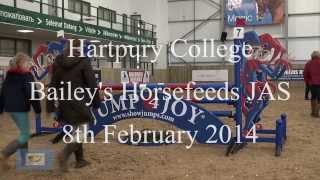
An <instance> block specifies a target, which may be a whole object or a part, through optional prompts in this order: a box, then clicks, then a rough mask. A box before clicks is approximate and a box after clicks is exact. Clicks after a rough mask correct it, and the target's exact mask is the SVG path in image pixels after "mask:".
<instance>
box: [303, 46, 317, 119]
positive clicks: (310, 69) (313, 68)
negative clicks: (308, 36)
mask: <svg viewBox="0 0 320 180" xmlns="http://www.w3.org/2000/svg"><path fill="white" fill-rule="evenodd" d="M319 69H320V52H319V51H314V52H313V53H312V54H311V60H310V62H308V64H307V65H306V66H305V69H304V81H305V82H306V83H309V85H310V86H311V116H312V117H320V116H319V110H320V105H319V102H320V71H319Z"/></svg>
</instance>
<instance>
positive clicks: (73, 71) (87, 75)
mask: <svg viewBox="0 0 320 180" xmlns="http://www.w3.org/2000/svg"><path fill="white" fill-rule="evenodd" d="M73 45H74V46H75V47H79V46H80V41H79V40H75V41H74V42H73ZM69 51H70V50H69V48H66V49H65V51H64V54H63V55H59V56H57V58H56V59H55V62H54V64H53V69H52V70H53V71H52V78H51V82H50V85H49V87H53V88H56V89H60V88H62V89H63V91H64V94H67V91H68V88H67V87H66V86H65V84H67V82H70V83H71V84H72V85H71V87H72V90H71V91H72V92H74V91H75V89H77V88H90V89H91V90H92V91H94V89H95V88H97V83H96V79H95V77H94V73H93V70H92V67H91V64H90V61H88V60H87V59H86V58H80V57H79V52H77V51H74V53H73V54H74V55H75V57H68V56H69ZM61 82H63V83H61ZM88 98H89V96H88V95H86V96H85V98H84V99H83V100H80V101H78V100H76V99H72V100H58V107H57V110H56V108H55V105H54V104H55V102H53V101H48V104H47V108H48V112H50V113H53V112H58V113H57V114H58V117H57V118H56V119H58V120H59V121H60V122H61V123H62V124H68V125H71V126H72V127H73V129H74V130H75V129H77V128H79V127H81V126H82V125H86V124H89V123H91V122H93V117H92V114H91V113H90V109H89V107H88V106H87V105H86V103H87V102H89V100H88ZM99 105H100V99H99V94H98V93H97V94H96V96H95V97H94V100H93V103H92V104H91V106H93V107H94V108H98V107H99ZM73 153H74V154H75V156H76V166H75V167H76V168H82V167H84V166H87V165H88V164H89V162H88V161H86V160H85V159H84V154H83V145H82V143H78V142H72V143H70V144H67V145H66V146H65V147H64V149H63V150H62V151H61V152H60V153H59V155H58V161H59V162H58V163H59V172H60V173H61V174H62V173H64V172H67V161H68V158H69V156H70V155H71V154H73Z"/></svg>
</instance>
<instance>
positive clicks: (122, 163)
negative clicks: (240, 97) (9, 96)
mask: <svg viewBox="0 0 320 180" xmlns="http://www.w3.org/2000/svg"><path fill="white" fill-rule="evenodd" d="M290 92H291V99H290V101H287V102H279V101H277V102H272V103H271V105H270V106H269V107H268V108H267V110H266V111H265V112H264V115H263V123H264V124H265V125H264V127H265V128H268V127H270V128H274V126H275V120H276V119H277V118H278V117H279V115H280V114H281V113H282V112H287V114H288V141H287V144H286V146H285V151H284V152H283V154H282V156H281V157H275V156H274V145H273V144H250V145H249V146H247V148H245V149H243V150H242V151H240V152H239V153H238V154H236V155H234V156H231V157H225V155H224V154H225V150H226V147H225V146H215V145H200V144H196V145H194V146H193V147H192V148H191V149H190V150H187V149H185V146H184V145H183V144H180V145H168V146H160V147H134V146H127V145H120V144H118V143H117V142H112V143H111V144H88V145H86V146H85V151H86V156H87V159H88V160H89V161H90V162H91V163H92V164H91V165H90V166H89V167H87V168H85V169H81V170H76V169H74V168H70V172H69V173H68V174H66V175H65V176H63V177H57V176H55V174H56V173H55V172H56V168H55V169H54V170H53V171H48V172H19V171H16V170H15V168H12V169H10V170H9V171H8V172H6V173H5V174H2V175H0V180H11V179H14V180H24V179H26V180H27V179H28V180H49V179H50V180H51V179H70V180H82V179H84V180H89V179H90V180H103V179H105V180H117V179H132V180H135V179H139V180H140V179H153V180H158V179H165V180H173V179H196V180H202V179H204V180H207V179H208V180H209V179H210V180H225V179H226V180H227V179H228V180H229V179H230V180H231V179H234V180H242V179H243V180H251V179H260V180H265V179H270V180H276V179H278V180H303V179H306V180H317V179H320V166H319V163H320V152H319V150H320V141H319V139H318V137H317V136H318V135H320V133H319V129H320V119H314V118H311V117H310V116H309V101H305V100H304V99H303V97H304V96H303V87H302V86H299V87H298V86H296V87H293V85H292V87H291V88H290ZM209 108H214V107H209ZM220 109H221V108H220ZM48 122H49V120H48ZM132 122H133V123H135V126H136V127H139V128H158V129H171V128H172V126H171V125H167V124H164V123H160V122H154V121H140V120H127V121H122V122H120V123H118V124H117V125H118V128H119V129H121V128H123V129H127V128H128V125H129V123H132ZM0 132H1V140H0V149H2V148H3V147H4V146H5V145H6V144H7V143H8V142H9V141H11V140H12V139H14V138H15V137H16V135H17V130H16V128H15V126H14V124H13V123H12V122H11V120H10V118H8V115H1V116H0ZM52 137H53V135H48V136H43V137H36V138H33V139H32V140H31V142H30V147H31V148H33V149H37V148H40V149H43V148H51V149H53V150H54V151H55V152H57V151H58V150H59V149H61V147H62V144H58V145H51V144H50V143H49V142H48V140H49V139H51V138H52ZM99 138H102V137H101V136H99ZM14 159H15V157H12V160H11V161H10V163H11V165H12V166H13V167H14V165H15V160H14ZM73 164H74V160H73V159H71V160H70V166H73Z"/></svg>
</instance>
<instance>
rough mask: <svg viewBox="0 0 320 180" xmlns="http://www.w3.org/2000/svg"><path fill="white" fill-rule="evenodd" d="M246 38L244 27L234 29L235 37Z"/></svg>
mask: <svg viewBox="0 0 320 180" xmlns="http://www.w3.org/2000/svg"><path fill="white" fill-rule="evenodd" d="M243 38H244V27H235V28H234V29H233V39H243Z"/></svg>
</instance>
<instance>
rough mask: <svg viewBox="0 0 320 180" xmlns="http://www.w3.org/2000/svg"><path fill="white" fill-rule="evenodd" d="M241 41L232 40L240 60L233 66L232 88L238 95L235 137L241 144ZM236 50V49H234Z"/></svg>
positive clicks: (242, 139) (242, 59) (242, 57)
mask: <svg viewBox="0 0 320 180" xmlns="http://www.w3.org/2000/svg"><path fill="white" fill-rule="evenodd" d="M243 42H244V41H243V39H235V40H234V45H235V46H239V47H240V48H238V49H239V51H238V52H236V51H235V52H234V53H235V55H236V56H238V57H240V60H239V61H238V62H236V63H235V66H234V86H235V87H236V88H238V94H239V99H238V100H237V101H236V102H235V111H236V112H235V116H234V118H235V122H236V125H237V126H239V128H237V131H240V132H237V135H240V136H241V137H240V139H241V142H243V141H244V137H243V135H242V134H243V133H242V98H241V97H242V95H243V91H242V90H243V87H242V85H241V78H240V77H241V68H242V65H243V61H244V56H243V54H242V49H243ZM235 49H237V48H235Z"/></svg>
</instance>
